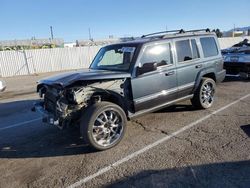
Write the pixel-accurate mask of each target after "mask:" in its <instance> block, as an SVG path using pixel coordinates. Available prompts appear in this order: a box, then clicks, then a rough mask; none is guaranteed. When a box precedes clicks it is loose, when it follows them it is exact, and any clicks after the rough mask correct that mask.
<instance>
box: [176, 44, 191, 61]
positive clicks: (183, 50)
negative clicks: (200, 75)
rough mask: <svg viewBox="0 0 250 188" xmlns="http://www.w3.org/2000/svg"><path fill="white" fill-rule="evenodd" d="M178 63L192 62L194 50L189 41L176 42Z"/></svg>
mask: <svg viewBox="0 0 250 188" xmlns="http://www.w3.org/2000/svg"><path fill="white" fill-rule="evenodd" d="M175 47H176V53H177V58H178V62H183V61H188V60H192V50H191V46H190V42H189V40H180V41H176V42H175Z"/></svg>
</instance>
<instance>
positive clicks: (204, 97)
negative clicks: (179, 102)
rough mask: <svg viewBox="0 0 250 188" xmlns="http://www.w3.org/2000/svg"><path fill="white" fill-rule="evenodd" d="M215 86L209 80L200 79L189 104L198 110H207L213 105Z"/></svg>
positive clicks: (211, 80) (213, 82) (212, 81)
mask: <svg viewBox="0 0 250 188" xmlns="http://www.w3.org/2000/svg"><path fill="white" fill-rule="evenodd" d="M215 89H216V84H215V81H214V80H213V79H211V78H202V80H201V83H200V85H199V87H198V89H197V90H196V91H195V93H194V97H193V98H192V99H191V103H192V105H193V106H194V107H196V108H198V109H207V108H210V107H211V106H212V105H213V102H214V94H215Z"/></svg>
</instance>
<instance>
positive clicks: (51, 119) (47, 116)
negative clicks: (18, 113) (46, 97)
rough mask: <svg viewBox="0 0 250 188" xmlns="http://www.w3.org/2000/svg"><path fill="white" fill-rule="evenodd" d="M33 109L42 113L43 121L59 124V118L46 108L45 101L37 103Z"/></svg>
mask: <svg viewBox="0 0 250 188" xmlns="http://www.w3.org/2000/svg"><path fill="white" fill-rule="evenodd" d="M31 111H33V112H38V113H39V114H41V115H42V117H43V118H42V121H43V123H46V124H49V125H55V126H59V119H58V118H55V117H54V115H53V114H51V113H49V112H47V111H46V110H45V109H44V102H37V103H35V104H34V106H33V108H32V109H31Z"/></svg>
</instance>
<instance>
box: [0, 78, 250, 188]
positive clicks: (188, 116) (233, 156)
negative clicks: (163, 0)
mask: <svg viewBox="0 0 250 188" xmlns="http://www.w3.org/2000/svg"><path fill="white" fill-rule="evenodd" d="M24 80H25V79H24ZM13 83H15V82H14V81H13ZM27 85H28V86H29V87H30V88H31V90H30V93H28V92H27V93H21V92H20V93H16V92H15V91H12V92H11V93H5V94H4V93H2V94H1V96H0V172H1V173H0V187H3V188H5V187H77V186H79V187H249V185H250V81H249V80H242V79H240V78H237V77H235V78H227V80H226V81H225V82H223V83H221V84H220V85H218V87H217V93H216V101H215V103H214V106H213V107H212V108H210V109H208V110H196V109H194V108H193V107H192V106H191V104H190V102H189V101H185V102H182V103H180V104H177V105H175V106H173V107H169V108H166V109H163V110H161V111H158V112H155V113H150V114H147V115H145V116H142V117H140V118H136V119H134V120H132V121H130V122H129V123H128V127H127V132H126V136H125V137H124V139H123V141H122V142H121V143H120V144H119V145H118V146H116V147H115V148H112V149H110V150H107V151H103V152H95V151H93V150H91V149H90V148H89V147H88V146H87V145H84V143H83V141H82V140H81V139H80V134H79V130H78V128H77V127H72V128H69V129H66V130H62V131H60V130H58V129H57V128H56V127H53V126H48V125H44V124H42V123H41V117H40V116H39V115H38V114H36V113H33V112H31V111H30V108H31V107H32V104H33V103H34V101H36V100H37V99H38V98H37V96H36V94H35V93H34V90H32V88H34V87H35V81H32V83H30V84H29V82H28V81H27ZM3 95H5V96H3Z"/></svg>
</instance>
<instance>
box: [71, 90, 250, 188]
mask: <svg viewBox="0 0 250 188" xmlns="http://www.w3.org/2000/svg"><path fill="white" fill-rule="evenodd" d="M249 96H250V94H248V95H245V96H244V97H241V98H240V99H238V100H236V101H234V102H232V103H230V104H228V105H226V106H224V107H222V108H220V109H218V110H216V111H214V112H213V113H211V114H209V115H207V116H205V117H202V118H200V119H198V120H197V121H194V122H192V123H190V124H188V125H186V126H185V127H183V128H181V129H179V130H178V131H176V132H174V133H172V134H170V135H167V136H165V137H163V138H161V139H160V140H157V141H156V142H154V143H152V144H150V145H147V146H146V147H144V148H142V149H140V150H138V151H136V152H134V153H132V154H130V155H128V156H126V157H124V158H122V159H120V160H118V161H116V162H115V163H113V164H110V165H108V166H107V167H104V168H102V169H100V170H99V171H97V172H96V173H94V174H92V175H90V176H87V177H85V178H83V179H81V180H79V181H77V182H76V183H74V184H72V185H70V186H69V187H68V188H75V187H79V186H81V185H82V184H84V183H87V182H89V181H91V180H92V179H94V178H96V177H98V176H100V175H102V174H104V173H106V172H108V171H110V170H112V169H113V168H115V167H117V166H119V165H121V164H123V163H125V162H127V161H129V160H130V159H133V158H135V157H137V156H138V155H140V154H142V153H145V152H146V151H148V150H150V149H152V148H154V147H156V146H158V145H159V144H161V143H163V142H165V141H167V140H169V139H171V138H173V137H175V136H176V135H178V134H180V133H182V132H184V131H186V130H188V129H190V128H192V127H194V126H195V125H197V124H199V123H201V122H202V121H204V120H206V119H208V118H210V117H211V116H212V115H215V114H217V113H219V112H221V111H223V110H225V109H227V108H229V107H230V106H232V105H234V104H236V103H238V102H240V101H241V100H244V99H246V98H247V97H249Z"/></svg>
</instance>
